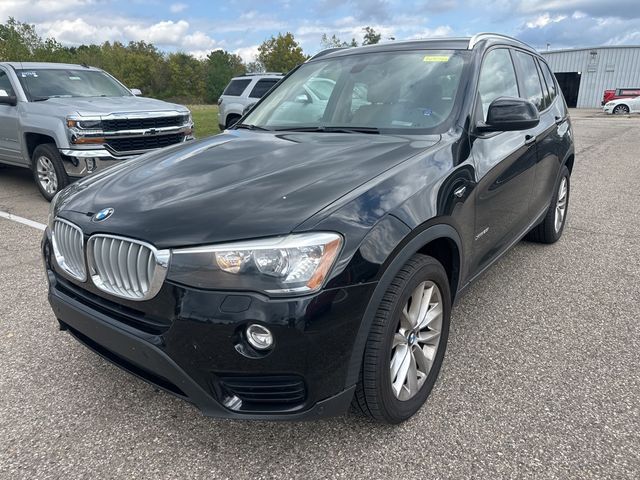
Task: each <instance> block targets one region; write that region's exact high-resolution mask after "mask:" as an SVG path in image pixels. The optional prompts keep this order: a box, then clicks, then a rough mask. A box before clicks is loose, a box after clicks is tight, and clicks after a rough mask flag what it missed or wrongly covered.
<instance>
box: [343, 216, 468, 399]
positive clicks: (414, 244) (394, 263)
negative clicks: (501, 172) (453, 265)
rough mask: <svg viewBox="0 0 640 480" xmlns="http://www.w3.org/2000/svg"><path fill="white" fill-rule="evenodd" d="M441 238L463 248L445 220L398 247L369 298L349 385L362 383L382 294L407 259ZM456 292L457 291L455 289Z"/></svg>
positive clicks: (352, 353) (349, 375) (460, 249)
mask: <svg viewBox="0 0 640 480" xmlns="http://www.w3.org/2000/svg"><path fill="white" fill-rule="evenodd" d="M439 238H447V239H450V240H452V241H454V242H455V243H456V245H457V247H458V251H459V252H461V251H462V242H461V240H460V235H459V234H458V232H457V231H456V230H455V229H454V228H453V227H452V226H451V225H448V224H442V223H440V224H432V225H429V226H425V227H424V229H422V230H419V231H414V232H412V233H411V234H410V235H409V236H407V237H405V239H404V240H403V241H402V242H400V244H399V245H397V247H396V249H395V250H394V251H393V252H392V254H391V256H390V259H389V260H388V261H387V262H386V263H385V265H384V266H383V273H382V274H381V275H380V279H379V281H378V285H377V286H376V288H375V290H374V292H373V295H372V296H371V299H370V300H369V304H368V305H367V308H366V310H365V314H364V316H363V319H362V323H361V324H360V328H359V330H358V334H357V337H356V340H355V342H354V346H353V350H352V352H351V358H350V360H349V366H348V369H347V376H346V382H345V387H346V388H349V387H352V386H353V385H355V384H356V383H357V382H358V375H359V373H360V367H361V364H362V358H363V355H364V349H365V346H366V343H367V338H368V337H369V331H370V329H371V325H372V323H373V319H374V317H375V315H376V312H377V310H378V307H379V305H380V302H381V301H382V297H383V296H384V294H385V292H386V291H387V289H388V288H389V285H391V281H392V280H393V279H394V278H395V276H396V275H397V274H398V272H399V271H400V269H401V268H402V266H403V265H404V264H405V263H407V261H408V260H409V259H410V258H411V257H412V256H413V255H414V254H415V253H416V252H418V251H419V250H420V249H421V248H422V247H423V246H424V245H426V244H428V243H429V242H431V241H433V240H436V239H439ZM452 293H453V294H455V292H452Z"/></svg>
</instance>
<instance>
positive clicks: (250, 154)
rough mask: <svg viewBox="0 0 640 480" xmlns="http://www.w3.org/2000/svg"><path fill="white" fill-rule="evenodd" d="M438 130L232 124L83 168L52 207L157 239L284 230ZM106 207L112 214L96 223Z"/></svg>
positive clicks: (198, 240) (88, 224)
mask: <svg viewBox="0 0 640 480" xmlns="http://www.w3.org/2000/svg"><path fill="white" fill-rule="evenodd" d="M439 138H440V137H439V136H437V135H436V136H428V137H425V136H422V137H420V140H419V141H416V139H415V137H413V138H408V137H397V136H387V135H366V134H334V133H288V134H285V133H283V134H273V133H269V132H250V131H246V130H232V131H229V132H227V133H224V134H221V135H217V136H215V137H211V138H209V139H206V140H201V141H197V142H189V143H187V144H182V145H177V146H174V147H169V148H167V149H164V150H161V151H158V152H153V153H151V154H147V155H144V156H142V157H139V158H137V159H134V160H131V161H129V162H125V163H123V164H121V165H119V166H116V167H113V168H111V169H109V170H105V171H103V172H100V173H98V174H97V175H94V176H91V177H88V178H86V179H85V180H83V181H81V182H78V183H77V184H74V185H72V186H71V187H69V188H68V189H67V190H65V191H64V192H63V194H62V195H61V197H62V198H61V201H60V202H59V204H60V205H59V207H58V208H59V210H58V215H60V216H61V217H65V218H67V219H68V220H70V221H72V222H74V223H76V224H79V225H80V226H81V227H82V229H83V230H84V231H85V233H87V234H92V233H97V232H106V233H112V234H116V235H123V236H129V237H133V238H138V239H141V240H144V241H147V242H150V243H152V244H154V245H155V246H156V247H158V248H167V247H180V246H192V245H203V244H209V243H217V242H224V241H230V240H237V239H249V238H257V237H265V236H269V235H282V234H287V233H289V232H291V231H293V230H294V229H295V227H296V226H297V225H299V224H300V223H302V222H303V221H304V220H306V219H308V218H309V217H311V216H312V215H313V214H314V213H316V212H318V211H319V210H321V209H322V208H324V207H326V206H327V205H329V204H331V203H333V202H335V201H337V200H339V199H340V198H341V197H342V196H344V195H345V194H347V193H348V192H350V191H351V190H353V189H354V188H357V187H358V186H360V185H362V184H364V183H366V182H368V181H370V180H371V179H373V178H375V177H376V176H378V175H380V174H381V173H382V172H384V171H385V170H388V169H390V168H392V167H393V166H395V165H397V164H398V163H400V162H402V161H404V160H406V159H408V158H410V157H412V156H413V155H415V154H417V153H418V152H423V151H424V150H425V149H428V148H430V147H432V146H433V145H435V144H436V143H437V142H438V141H439ZM104 208H113V209H114V213H113V215H112V216H110V217H109V218H108V219H107V220H104V221H102V222H94V221H93V220H92V219H91V217H92V216H93V214H95V213H96V212H98V211H100V210H102V209H104Z"/></svg>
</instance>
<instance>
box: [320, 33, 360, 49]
mask: <svg viewBox="0 0 640 480" xmlns="http://www.w3.org/2000/svg"><path fill="white" fill-rule="evenodd" d="M320 44H321V45H322V48H337V47H357V46H358V42H356V39H355V38H352V39H351V41H350V42H343V41H342V40H340V39H339V38H338V37H336V35H335V34H334V35H331V36H330V37H329V36H328V35H327V34H326V33H323V34H322V38H321V39H320Z"/></svg>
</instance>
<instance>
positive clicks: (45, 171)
mask: <svg viewBox="0 0 640 480" xmlns="http://www.w3.org/2000/svg"><path fill="white" fill-rule="evenodd" d="M36 169H37V171H38V181H39V182H40V186H41V187H42V189H43V190H44V191H45V192H47V193H48V194H49V195H53V194H54V193H56V191H57V190H58V175H57V174H56V170H55V168H54V167H53V162H52V161H51V159H49V158H47V157H45V156H44V155H43V156H40V157H38V160H37V162H36Z"/></svg>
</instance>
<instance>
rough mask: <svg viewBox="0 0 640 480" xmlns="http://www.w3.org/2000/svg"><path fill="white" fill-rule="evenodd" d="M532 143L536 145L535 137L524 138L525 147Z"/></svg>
mask: <svg viewBox="0 0 640 480" xmlns="http://www.w3.org/2000/svg"><path fill="white" fill-rule="evenodd" d="M534 143H536V137H535V136H534V135H527V136H526V137H524V144H525V145H532V144H534Z"/></svg>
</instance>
